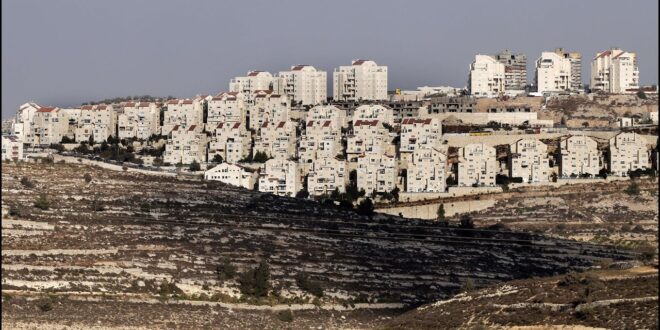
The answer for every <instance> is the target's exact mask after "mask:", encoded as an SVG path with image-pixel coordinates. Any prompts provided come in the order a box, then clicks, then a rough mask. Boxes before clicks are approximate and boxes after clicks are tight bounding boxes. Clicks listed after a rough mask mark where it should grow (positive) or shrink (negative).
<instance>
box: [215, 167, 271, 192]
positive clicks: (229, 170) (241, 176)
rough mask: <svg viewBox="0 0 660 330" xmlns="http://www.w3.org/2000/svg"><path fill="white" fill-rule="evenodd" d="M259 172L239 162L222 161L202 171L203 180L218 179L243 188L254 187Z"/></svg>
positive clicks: (251, 188)
mask: <svg viewBox="0 0 660 330" xmlns="http://www.w3.org/2000/svg"><path fill="white" fill-rule="evenodd" d="M258 177H259V174H258V173H257V172H255V171H253V170H250V169H248V168H247V167H244V166H241V165H240V164H230V163H222V164H218V165H217V166H216V167H214V168H212V169H210V170H208V171H206V172H204V180H209V181H220V182H222V183H226V184H230V185H233V186H237V187H243V188H245V189H250V190H253V189H254V184H255V183H256V182H257V178H258Z"/></svg>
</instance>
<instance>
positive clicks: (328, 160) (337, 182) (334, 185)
mask: <svg viewBox="0 0 660 330" xmlns="http://www.w3.org/2000/svg"><path fill="white" fill-rule="evenodd" d="M347 177H348V174H347V170H346V162H345V161H343V160H339V159H336V158H334V157H323V158H318V159H316V160H314V161H313V162H312V167H311V169H310V171H309V173H308V174H307V191H308V192H309V194H310V195H312V196H321V195H324V194H330V193H332V192H333V191H335V190H337V191H338V192H339V193H344V192H346V180H347Z"/></svg>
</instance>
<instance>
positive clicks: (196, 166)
mask: <svg viewBox="0 0 660 330" xmlns="http://www.w3.org/2000/svg"><path fill="white" fill-rule="evenodd" d="M188 169H189V170H190V172H197V171H199V170H201V169H202V167H201V166H200V165H199V163H198V162H197V160H193V162H192V163H190V167H189V168H188Z"/></svg>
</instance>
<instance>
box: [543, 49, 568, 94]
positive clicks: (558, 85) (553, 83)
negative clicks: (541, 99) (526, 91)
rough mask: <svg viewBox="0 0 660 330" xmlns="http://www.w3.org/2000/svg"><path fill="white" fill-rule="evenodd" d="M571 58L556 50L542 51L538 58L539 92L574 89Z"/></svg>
mask: <svg viewBox="0 0 660 330" xmlns="http://www.w3.org/2000/svg"><path fill="white" fill-rule="evenodd" d="M571 68H572V65H571V60H570V59H569V58H565V57H563V56H560V55H559V54H557V53H555V52H542V53H541V57H539V58H538V59H537V60H536V77H535V80H536V87H537V91H538V92H539V93H546V92H550V93H552V92H563V91H569V90H571V89H572V83H573V80H572V75H571Z"/></svg>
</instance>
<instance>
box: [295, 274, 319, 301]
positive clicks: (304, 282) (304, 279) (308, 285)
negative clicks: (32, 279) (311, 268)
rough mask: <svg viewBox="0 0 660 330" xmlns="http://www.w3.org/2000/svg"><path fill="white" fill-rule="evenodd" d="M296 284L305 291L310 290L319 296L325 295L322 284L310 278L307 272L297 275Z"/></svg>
mask: <svg viewBox="0 0 660 330" xmlns="http://www.w3.org/2000/svg"><path fill="white" fill-rule="evenodd" d="M296 284H297V285H298V287H299V288H300V289H301V290H303V291H305V292H309V293H311V294H313V295H314V296H316V297H319V298H320V297H323V288H321V285H320V284H319V283H318V282H316V281H312V280H310V279H309V276H307V274H305V273H302V274H300V275H299V276H298V277H296Z"/></svg>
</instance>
